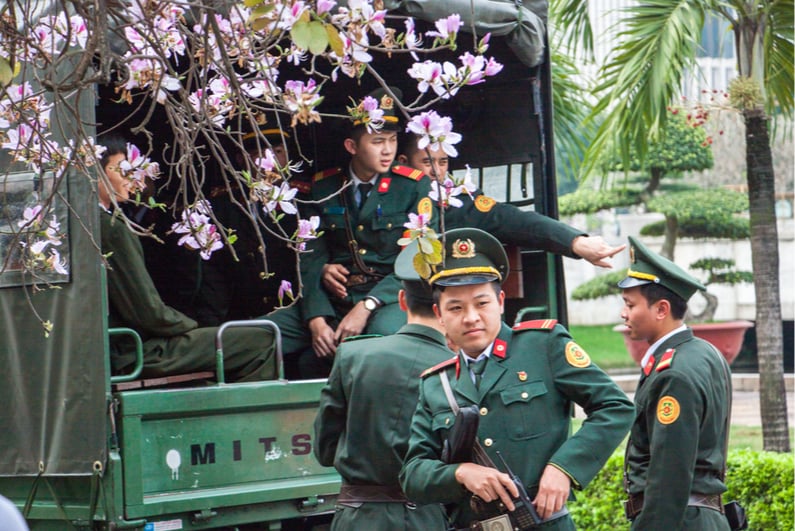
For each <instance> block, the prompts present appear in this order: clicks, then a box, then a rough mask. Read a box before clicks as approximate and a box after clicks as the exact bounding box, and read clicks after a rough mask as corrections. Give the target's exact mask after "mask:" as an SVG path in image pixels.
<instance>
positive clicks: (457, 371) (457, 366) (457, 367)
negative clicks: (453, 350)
mask: <svg viewBox="0 0 795 531" xmlns="http://www.w3.org/2000/svg"><path fill="white" fill-rule="evenodd" d="M460 376H461V356H460V355H459V356H456V357H455V379H456V380H458V378H459V377H460Z"/></svg>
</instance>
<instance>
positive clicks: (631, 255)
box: [629, 245, 635, 264]
mask: <svg viewBox="0 0 795 531" xmlns="http://www.w3.org/2000/svg"><path fill="white" fill-rule="evenodd" d="M629 263H630V264H634V263H635V246H634V245H632V246H630V248H629Z"/></svg>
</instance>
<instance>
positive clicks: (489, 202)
mask: <svg viewBox="0 0 795 531" xmlns="http://www.w3.org/2000/svg"><path fill="white" fill-rule="evenodd" d="M496 204H497V201H496V200H495V199H492V198H491V197H489V196H487V195H479V196H477V197H476V198H475V208H477V209H478V210H480V211H481V212H488V211H490V210H491V209H492V208H494V205H496Z"/></svg>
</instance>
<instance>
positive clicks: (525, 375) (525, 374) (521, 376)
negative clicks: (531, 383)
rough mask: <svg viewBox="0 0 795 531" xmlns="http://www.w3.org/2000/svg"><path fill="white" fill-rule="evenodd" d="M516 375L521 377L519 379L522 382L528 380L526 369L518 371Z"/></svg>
mask: <svg viewBox="0 0 795 531" xmlns="http://www.w3.org/2000/svg"><path fill="white" fill-rule="evenodd" d="M516 376H518V377H519V381H520V382H524V381H527V373H526V372H524V371H519V372H517V373H516Z"/></svg>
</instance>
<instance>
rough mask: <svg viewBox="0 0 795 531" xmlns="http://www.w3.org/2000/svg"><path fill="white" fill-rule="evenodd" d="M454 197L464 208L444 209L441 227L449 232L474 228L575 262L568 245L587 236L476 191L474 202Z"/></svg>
mask: <svg viewBox="0 0 795 531" xmlns="http://www.w3.org/2000/svg"><path fill="white" fill-rule="evenodd" d="M456 197H457V198H458V199H459V200H460V201H461V202H462V203H463V204H462V205H461V206H459V207H456V206H452V205H451V206H448V207H447V208H445V211H444V223H445V227H446V228H447V229H448V230H450V229H460V228H464V227H473V228H476V229H481V230H483V231H485V232H488V233H489V234H491V235H493V236H494V237H496V238H497V239H498V240H500V241H501V242H502V243H505V244H509V245H516V246H518V247H524V248H525V249H540V250H544V251H547V252H550V253H554V254H560V255H563V256H568V257H570V258H578V256H577V255H575V254H574V253H573V252H572V250H571V244H572V242H573V241H574V238H576V237H577V236H586V233H584V232H581V231H579V230H577V229H575V228H573V227H570V226H568V225H566V224H565V223H561V222H560V221H558V220H556V219H553V218H550V217H547V216H544V215H542V214H539V213H538V212H532V211H525V210H521V209H519V208H517V207H515V206H513V205H509V204H506V203H500V202H498V201H496V200H495V199H492V198H491V197H488V196H487V195H484V194H483V193H482V192H480V191H479V190H478V191H476V192H475V193H474V198H473V197H470V196H469V195H468V194H460V195H458V196H456Z"/></svg>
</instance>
